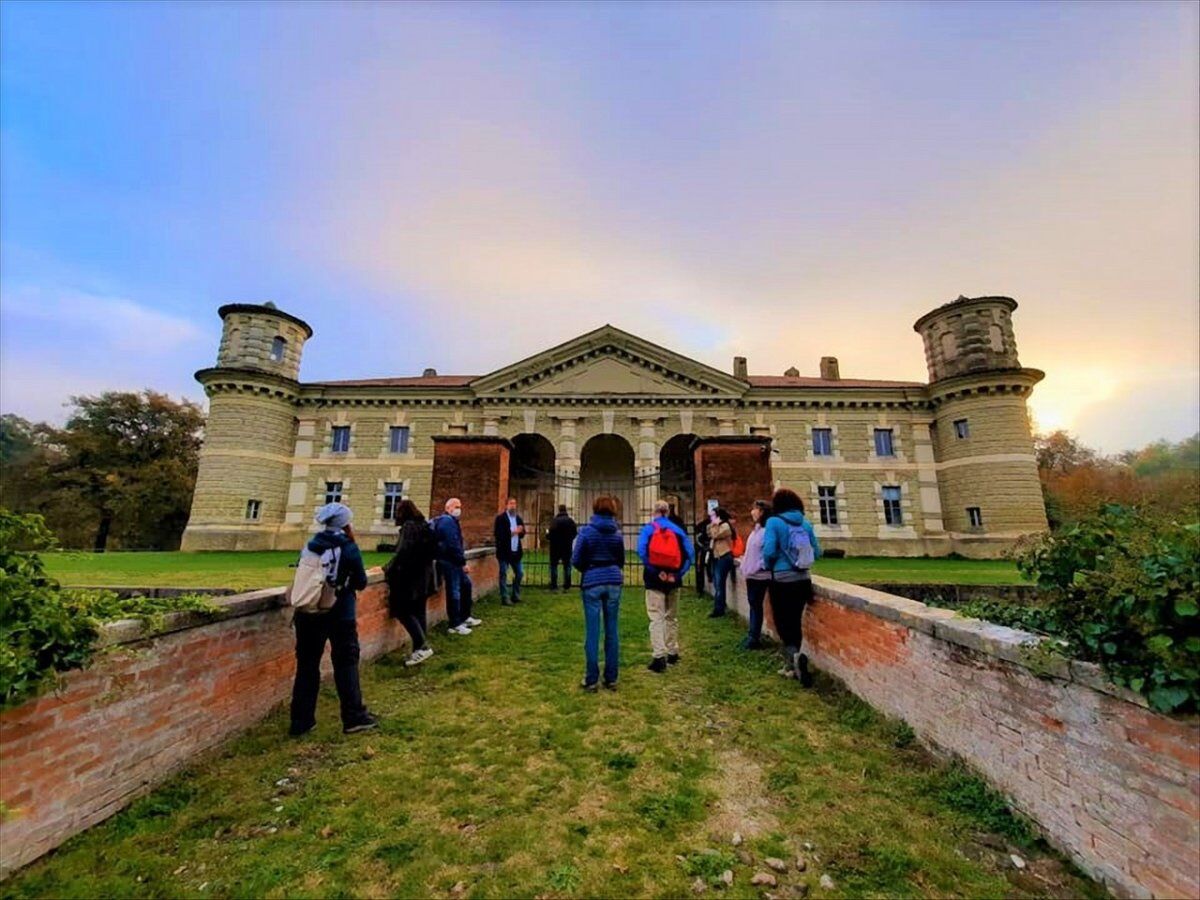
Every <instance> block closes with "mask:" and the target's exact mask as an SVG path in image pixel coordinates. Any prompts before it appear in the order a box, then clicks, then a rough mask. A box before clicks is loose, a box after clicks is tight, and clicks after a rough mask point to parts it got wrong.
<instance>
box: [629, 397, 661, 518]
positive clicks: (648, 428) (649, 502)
mask: <svg viewBox="0 0 1200 900" xmlns="http://www.w3.org/2000/svg"><path fill="white" fill-rule="evenodd" d="M634 421H635V422H636V423H637V426H638V445H637V458H636V460H635V461H634V477H635V478H636V479H637V485H638V491H637V498H638V521H639V522H648V521H649V520H650V518H651V516H652V515H653V514H654V501H656V500H657V499H658V492H659V483H658V475H659V471H658V441H657V433H656V429H657V427H658V419H657V418H656V417H651V418H635V419H634Z"/></svg>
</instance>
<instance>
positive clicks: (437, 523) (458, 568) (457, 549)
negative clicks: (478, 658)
mask: <svg viewBox="0 0 1200 900" xmlns="http://www.w3.org/2000/svg"><path fill="white" fill-rule="evenodd" d="M461 517H462V501H461V500H459V499H458V498H457V497H451V498H450V499H449V500H447V501H446V511H445V513H444V514H443V515H440V516H438V517H437V518H436V519H434V520H433V534H434V536H435V537H436V538H437V550H436V552H435V557H436V559H437V571H438V575H439V576H440V578H441V581H442V583H443V584H444V585H445V586H446V624H447V625H449V626H450V633H451V634H462V635H466V634H470V633H471V629H472V628H474V627H475V626H477V625H482V624H483V621H482V620H481V619H476V618H475V617H474V616H472V615H471V607H472V606H473V604H474V589H473V586H472V584H471V576H470V575H469V574H468V572H467V552H466V545H465V543H464V542H463V533H462V525H460V524H459V519H460V518H461Z"/></svg>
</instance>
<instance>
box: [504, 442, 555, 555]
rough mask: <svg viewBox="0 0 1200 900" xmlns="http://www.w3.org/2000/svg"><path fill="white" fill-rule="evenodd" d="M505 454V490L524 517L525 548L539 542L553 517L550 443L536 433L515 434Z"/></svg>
mask: <svg viewBox="0 0 1200 900" xmlns="http://www.w3.org/2000/svg"><path fill="white" fill-rule="evenodd" d="M512 445H513V449H512V453H511V454H510V455H509V458H508V492H509V493H510V494H512V495H513V496H514V497H516V498H517V509H518V510H519V511H520V513H521V517H522V518H523V519H524V520H525V526H526V531H527V534H528V535H529V536H528V537H527V538H526V540H525V546H526V548H527V549H531V550H532V549H536V548H538V547H540V546H541V544H542V536H543V535H544V534H545V533H546V528H547V527H548V526H549V524H550V520H551V519H552V518H554V512H555V507H554V490H555V484H554V460H555V453H554V445H553V444H551V443H550V441H548V440H547V439H546V438H545V437H543V436H542V435H540V434H518V435H517V436H516V437H514V438H513V439H512Z"/></svg>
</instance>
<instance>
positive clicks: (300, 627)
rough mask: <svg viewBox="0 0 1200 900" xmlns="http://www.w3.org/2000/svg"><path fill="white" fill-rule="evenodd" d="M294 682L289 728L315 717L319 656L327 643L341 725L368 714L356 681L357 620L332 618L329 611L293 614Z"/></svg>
mask: <svg viewBox="0 0 1200 900" xmlns="http://www.w3.org/2000/svg"><path fill="white" fill-rule="evenodd" d="M293 622H294V624H295V627H296V681H295V683H294V684H293V685H292V728H293V729H296V728H300V729H303V728H307V727H309V726H310V725H312V724H313V723H314V722H315V721H316V719H317V691H318V690H320V687H321V657H322V656H324V655H325V644H326V643H328V644H329V648H330V650H329V652H330V656H331V657H332V659H333V681H334V684H335V685H337V693H338V700H339V701H341V705H342V725H344V726H349V725H357V724H360V723H361V722H363V721H364V720H365V719H366V717H367V708H366V706H364V705H363V699H362V688H361V687H360V686H359V683H358V656H359V649H358V623H357V622H355V621H354V620H353V619H335V618H334V617H333V614H332V613H325V614H321V613H302V612H298V613H296V617H295V619H294V620H293Z"/></svg>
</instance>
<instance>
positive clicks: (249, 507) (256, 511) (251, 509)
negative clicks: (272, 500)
mask: <svg viewBox="0 0 1200 900" xmlns="http://www.w3.org/2000/svg"><path fill="white" fill-rule="evenodd" d="M261 513H262V501H261V500H247V501H246V518H247V519H249V520H250V521H251V522H257V521H258V517H259V515H261Z"/></svg>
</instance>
